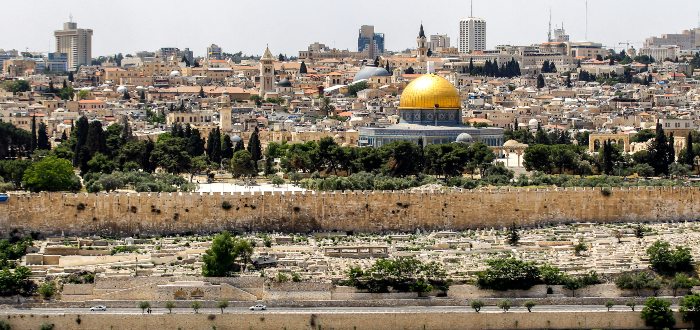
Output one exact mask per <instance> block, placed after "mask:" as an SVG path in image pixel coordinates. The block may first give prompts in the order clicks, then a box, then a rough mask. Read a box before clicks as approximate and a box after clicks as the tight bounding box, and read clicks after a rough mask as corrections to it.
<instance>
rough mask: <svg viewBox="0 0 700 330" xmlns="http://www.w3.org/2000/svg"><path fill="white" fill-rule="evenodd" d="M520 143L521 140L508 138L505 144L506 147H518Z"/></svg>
mask: <svg viewBox="0 0 700 330" xmlns="http://www.w3.org/2000/svg"><path fill="white" fill-rule="evenodd" d="M519 145H520V142H518V141H515V140H508V141H506V143H504V144H503V146H504V147H517V146H519Z"/></svg>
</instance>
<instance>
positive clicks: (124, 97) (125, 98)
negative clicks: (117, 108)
mask: <svg viewBox="0 0 700 330" xmlns="http://www.w3.org/2000/svg"><path fill="white" fill-rule="evenodd" d="M122 98H123V99H124V100H128V99H130V98H131V97H130V96H129V91H128V90H125V91H124V95H122Z"/></svg>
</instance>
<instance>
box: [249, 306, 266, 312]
mask: <svg viewBox="0 0 700 330" xmlns="http://www.w3.org/2000/svg"><path fill="white" fill-rule="evenodd" d="M266 309H267V306H265V305H255V306H250V310H251V311H264V310H266Z"/></svg>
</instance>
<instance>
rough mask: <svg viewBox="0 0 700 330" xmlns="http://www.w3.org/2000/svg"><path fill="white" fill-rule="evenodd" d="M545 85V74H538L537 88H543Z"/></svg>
mask: <svg viewBox="0 0 700 330" xmlns="http://www.w3.org/2000/svg"><path fill="white" fill-rule="evenodd" d="M544 86H545V82H544V76H543V75H542V74H539V75H537V88H538V89H542V88H544Z"/></svg>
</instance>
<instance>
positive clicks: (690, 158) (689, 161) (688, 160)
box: [682, 132, 695, 168]
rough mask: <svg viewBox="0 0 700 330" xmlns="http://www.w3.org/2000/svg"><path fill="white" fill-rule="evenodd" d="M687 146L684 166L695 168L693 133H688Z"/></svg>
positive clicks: (683, 160)
mask: <svg viewBox="0 0 700 330" xmlns="http://www.w3.org/2000/svg"><path fill="white" fill-rule="evenodd" d="M687 141H688V142H687V146H686V148H685V154H684V157H683V159H682V162H683V164H685V165H689V166H691V168H692V167H693V166H695V150H694V149H693V133H692V132H691V133H688V139H687Z"/></svg>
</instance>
